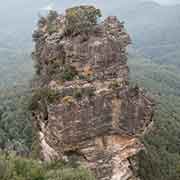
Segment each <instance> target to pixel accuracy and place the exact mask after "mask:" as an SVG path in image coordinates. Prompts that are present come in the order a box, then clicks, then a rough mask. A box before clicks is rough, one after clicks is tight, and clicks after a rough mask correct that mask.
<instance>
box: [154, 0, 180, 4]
mask: <svg viewBox="0 0 180 180" xmlns="http://www.w3.org/2000/svg"><path fill="white" fill-rule="evenodd" d="M154 1H156V2H158V3H160V4H179V3H180V0H154Z"/></svg>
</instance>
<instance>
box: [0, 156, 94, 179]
mask: <svg viewBox="0 0 180 180" xmlns="http://www.w3.org/2000/svg"><path fill="white" fill-rule="evenodd" d="M0 179H1V180H95V178H94V177H93V176H92V175H91V173H90V172H89V171H88V170H86V169H85V168H83V167H80V166H79V167H77V168H73V167H71V165H69V164H68V163H65V162H63V161H57V162H49V163H45V162H40V161H36V160H33V159H27V158H22V157H17V156H14V155H12V154H11V155H7V154H1V155H0Z"/></svg>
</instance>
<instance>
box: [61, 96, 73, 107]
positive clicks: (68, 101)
mask: <svg viewBox="0 0 180 180" xmlns="http://www.w3.org/2000/svg"><path fill="white" fill-rule="evenodd" d="M62 102H63V103H64V104H67V105H70V104H72V103H74V98H73V97H72V96H65V97H64V98H63V99H62Z"/></svg>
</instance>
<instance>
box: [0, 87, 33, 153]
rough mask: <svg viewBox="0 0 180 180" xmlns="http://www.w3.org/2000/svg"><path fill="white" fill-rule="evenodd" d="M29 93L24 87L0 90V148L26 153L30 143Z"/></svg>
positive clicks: (31, 134) (28, 150)
mask: <svg viewBox="0 0 180 180" xmlns="http://www.w3.org/2000/svg"><path fill="white" fill-rule="evenodd" d="M30 97H31V93H30V92H28V91H27V89H26V88H25V87H16V88H14V89H12V90H11V89H7V90H5V91H3V90H2V91H1V92H0V110H1V112H2V113H1V116H0V149H8V150H15V151H16V152H17V153H18V154H28V153H29V152H30V148H31V143H32V137H33V133H32V124H31V114H30V113H29V111H28V102H27V100H28V99H29V98H30Z"/></svg>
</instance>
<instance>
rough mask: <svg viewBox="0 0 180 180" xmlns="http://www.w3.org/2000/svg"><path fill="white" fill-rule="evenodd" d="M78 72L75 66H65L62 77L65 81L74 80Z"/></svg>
mask: <svg viewBox="0 0 180 180" xmlns="http://www.w3.org/2000/svg"><path fill="white" fill-rule="evenodd" d="M77 74H78V72H77V71H76V69H75V67H73V66H65V67H64V69H63V72H62V79H63V80H64V81H72V80H73V79H74V77H75V76H76V75H77Z"/></svg>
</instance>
